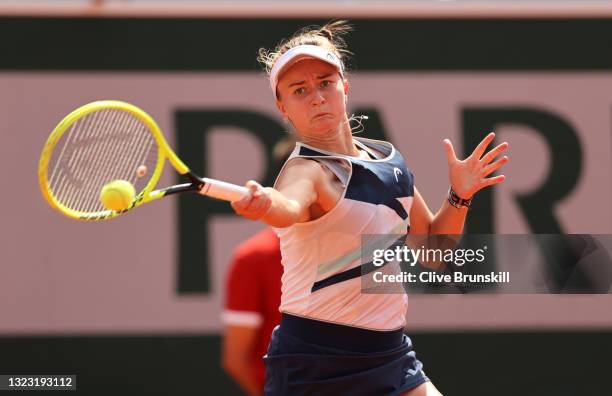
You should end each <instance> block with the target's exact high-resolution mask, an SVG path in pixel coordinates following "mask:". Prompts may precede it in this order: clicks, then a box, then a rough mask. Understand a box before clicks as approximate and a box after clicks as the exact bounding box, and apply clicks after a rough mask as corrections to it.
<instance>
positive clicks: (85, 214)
mask: <svg viewBox="0 0 612 396" xmlns="http://www.w3.org/2000/svg"><path fill="white" fill-rule="evenodd" d="M167 150H169V149H168V145H167V143H166V141H165V139H164V137H163V135H162V133H161V130H160V129H159V127H158V126H157V124H156V123H155V121H154V120H153V119H152V118H151V117H150V116H149V115H148V114H147V113H145V112H144V111H143V110H141V109H139V108H138V107H136V106H134V105H131V104H129V103H126V102H121V101H116V100H103V101H96V102H92V103H89V104H86V105H84V106H81V107H79V108H78V109H76V110H74V111H73V112H71V113H70V114H68V115H67V116H66V117H65V118H64V119H63V120H62V121H60V123H59V124H58V125H57V126H56V127H55V129H54V130H53V132H52V133H51V135H50V136H49V138H48V139H47V142H46V143H45V146H44V147H43V150H42V153H41V156H40V161H39V166H38V179H39V184H40V189H41V192H42V195H43V197H44V198H45V200H46V201H47V202H48V203H49V204H50V205H51V206H52V207H53V208H55V209H57V210H58V211H60V212H61V213H62V214H64V215H66V216H68V217H70V218H73V219H77V220H84V221H100V220H107V219H111V218H114V217H117V216H119V215H121V214H123V213H126V212H127V211H129V210H131V209H133V208H135V207H137V206H139V205H141V204H142V203H144V202H147V201H149V200H151V198H150V193H151V191H152V190H153V188H154V187H155V185H156V184H157V182H158V180H159V178H160V176H161V173H162V171H163V166H164V159H165V155H166V154H165V153H166V151H167ZM142 165H144V166H146V167H147V174H146V175H145V176H141V177H139V175H138V172H137V169H138V168H139V167H140V166H142ZM151 168H152V169H151ZM113 180H127V181H129V182H131V183H132V184H133V185H134V187H135V191H136V195H135V198H134V199H133V200H132V202H131V203H130V205H129V206H128V207H127V208H126V209H124V210H119V211H114V210H109V209H107V208H105V207H104V206H103V205H102V203H101V202H100V200H99V194H100V191H101V189H102V187H103V186H104V185H105V184H106V183H109V182H111V181H113Z"/></svg>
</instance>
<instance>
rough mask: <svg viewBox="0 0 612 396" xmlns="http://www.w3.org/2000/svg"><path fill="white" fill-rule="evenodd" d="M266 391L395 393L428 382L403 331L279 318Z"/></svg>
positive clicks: (277, 395) (275, 395)
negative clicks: (374, 329)
mask: <svg viewBox="0 0 612 396" xmlns="http://www.w3.org/2000/svg"><path fill="white" fill-rule="evenodd" d="M264 361H265V364H266V384H265V387H264V393H265V394H266V395H268V396H281V395H283V396H284V395H291V396H299V395H368V396H374V395H376V396H384V395H389V396H391V395H398V394H401V393H403V392H406V391H408V390H410V389H413V388H415V387H417V386H419V385H420V384H422V383H424V382H426V381H429V379H428V378H427V376H425V373H424V372H423V370H422V369H423V364H422V363H421V362H420V361H419V360H418V359H417V358H416V355H415V352H414V350H413V349H412V342H411V341H410V338H409V337H408V336H406V335H405V334H403V332H402V330H401V329H400V330H395V331H373V330H366V329H361V328H356V327H350V326H344V325H339V324H333V323H327V322H322V321H318V320H312V319H306V318H302V317H298V316H294V315H288V314H283V315H282V319H281V323H280V325H279V326H277V327H276V328H275V329H274V332H273V333H272V338H271V340H270V345H269V347H268V353H267V354H266V356H264Z"/></svg>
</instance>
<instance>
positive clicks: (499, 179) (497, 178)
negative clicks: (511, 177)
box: [482, 175, 506, 188]
mask: <svg viewBox="0 0 612 396" xmlns="http://www.w3.org/2000/svg"><path fill="white" fill-rule="evenodd" d="M504 180H506V176H504V175H499V176H495V177H489V178H488V179H483V180H482V187H483V188H484V187H489V186H492V185H494V184H499V183H501V182H503V181H504Z"/></svg>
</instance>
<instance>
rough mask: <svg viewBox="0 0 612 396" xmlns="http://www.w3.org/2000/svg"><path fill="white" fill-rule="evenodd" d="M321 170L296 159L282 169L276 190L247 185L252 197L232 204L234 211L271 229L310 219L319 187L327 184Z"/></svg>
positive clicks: (310, 162) (316, 166) (304, 160)
mask: <svg viewBox="0 0 612 396" xmlns="http://www.w3.org/2000/svg"><path fill="white" fill-rule="evenodd" d="M324 178H325V174H324V172H323V169H322V167H321V166H320V165H319V164H318V163H317V162H315V161H311V160H307V159H303V158H296V159H293V160H292V161H290V162H289V163H288V164H287V165H286V166H285V168H284V169H283V171H282V173H281V175H280V177H279V179H278V182H277V184H276V188H272V187H262V186H261V185H260V184H258V183H257V182H255V181H252V180H250V181H249V182H247V184H246V187H247V188H248V189H249V192H250V194H249V195H248V196H245V197H244V198H243V199H241V200H240V201H234V202H232V208H234V211H235V212H236V213H237V214H239V215H242V216H244V217H246V218H248V219H251V220H261V221H263V222H264V223H266V224H268V225H270V226H272V227H278V228H283V227H289V226H290V225H292V224H294V223H298V222H304V221H308V220H309V219H310V211H309V209H310V206H311V205H313V204H314V203H316V202H317V200H318V198H319V194H318V188H319V186H318V183H319V182H320V181H321V180H324Z"/></svg>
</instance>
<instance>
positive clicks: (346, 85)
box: [342, 78, 351, 95]
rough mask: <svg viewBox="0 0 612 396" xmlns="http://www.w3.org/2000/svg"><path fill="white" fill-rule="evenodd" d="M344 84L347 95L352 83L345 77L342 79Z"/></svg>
mask: <svg viewBox="0 0 612 396" xmlns="http://www.w3.org/2000/svg"><path fill="white" fill-rule="evenodd" d="M342 84H343V85H344V94H345V95H348V93H349V90H350V88H351V86H350V84H349V82H348V80H347V79H346V78H345V79H344V80H343V81H342Z"/></svg>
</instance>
